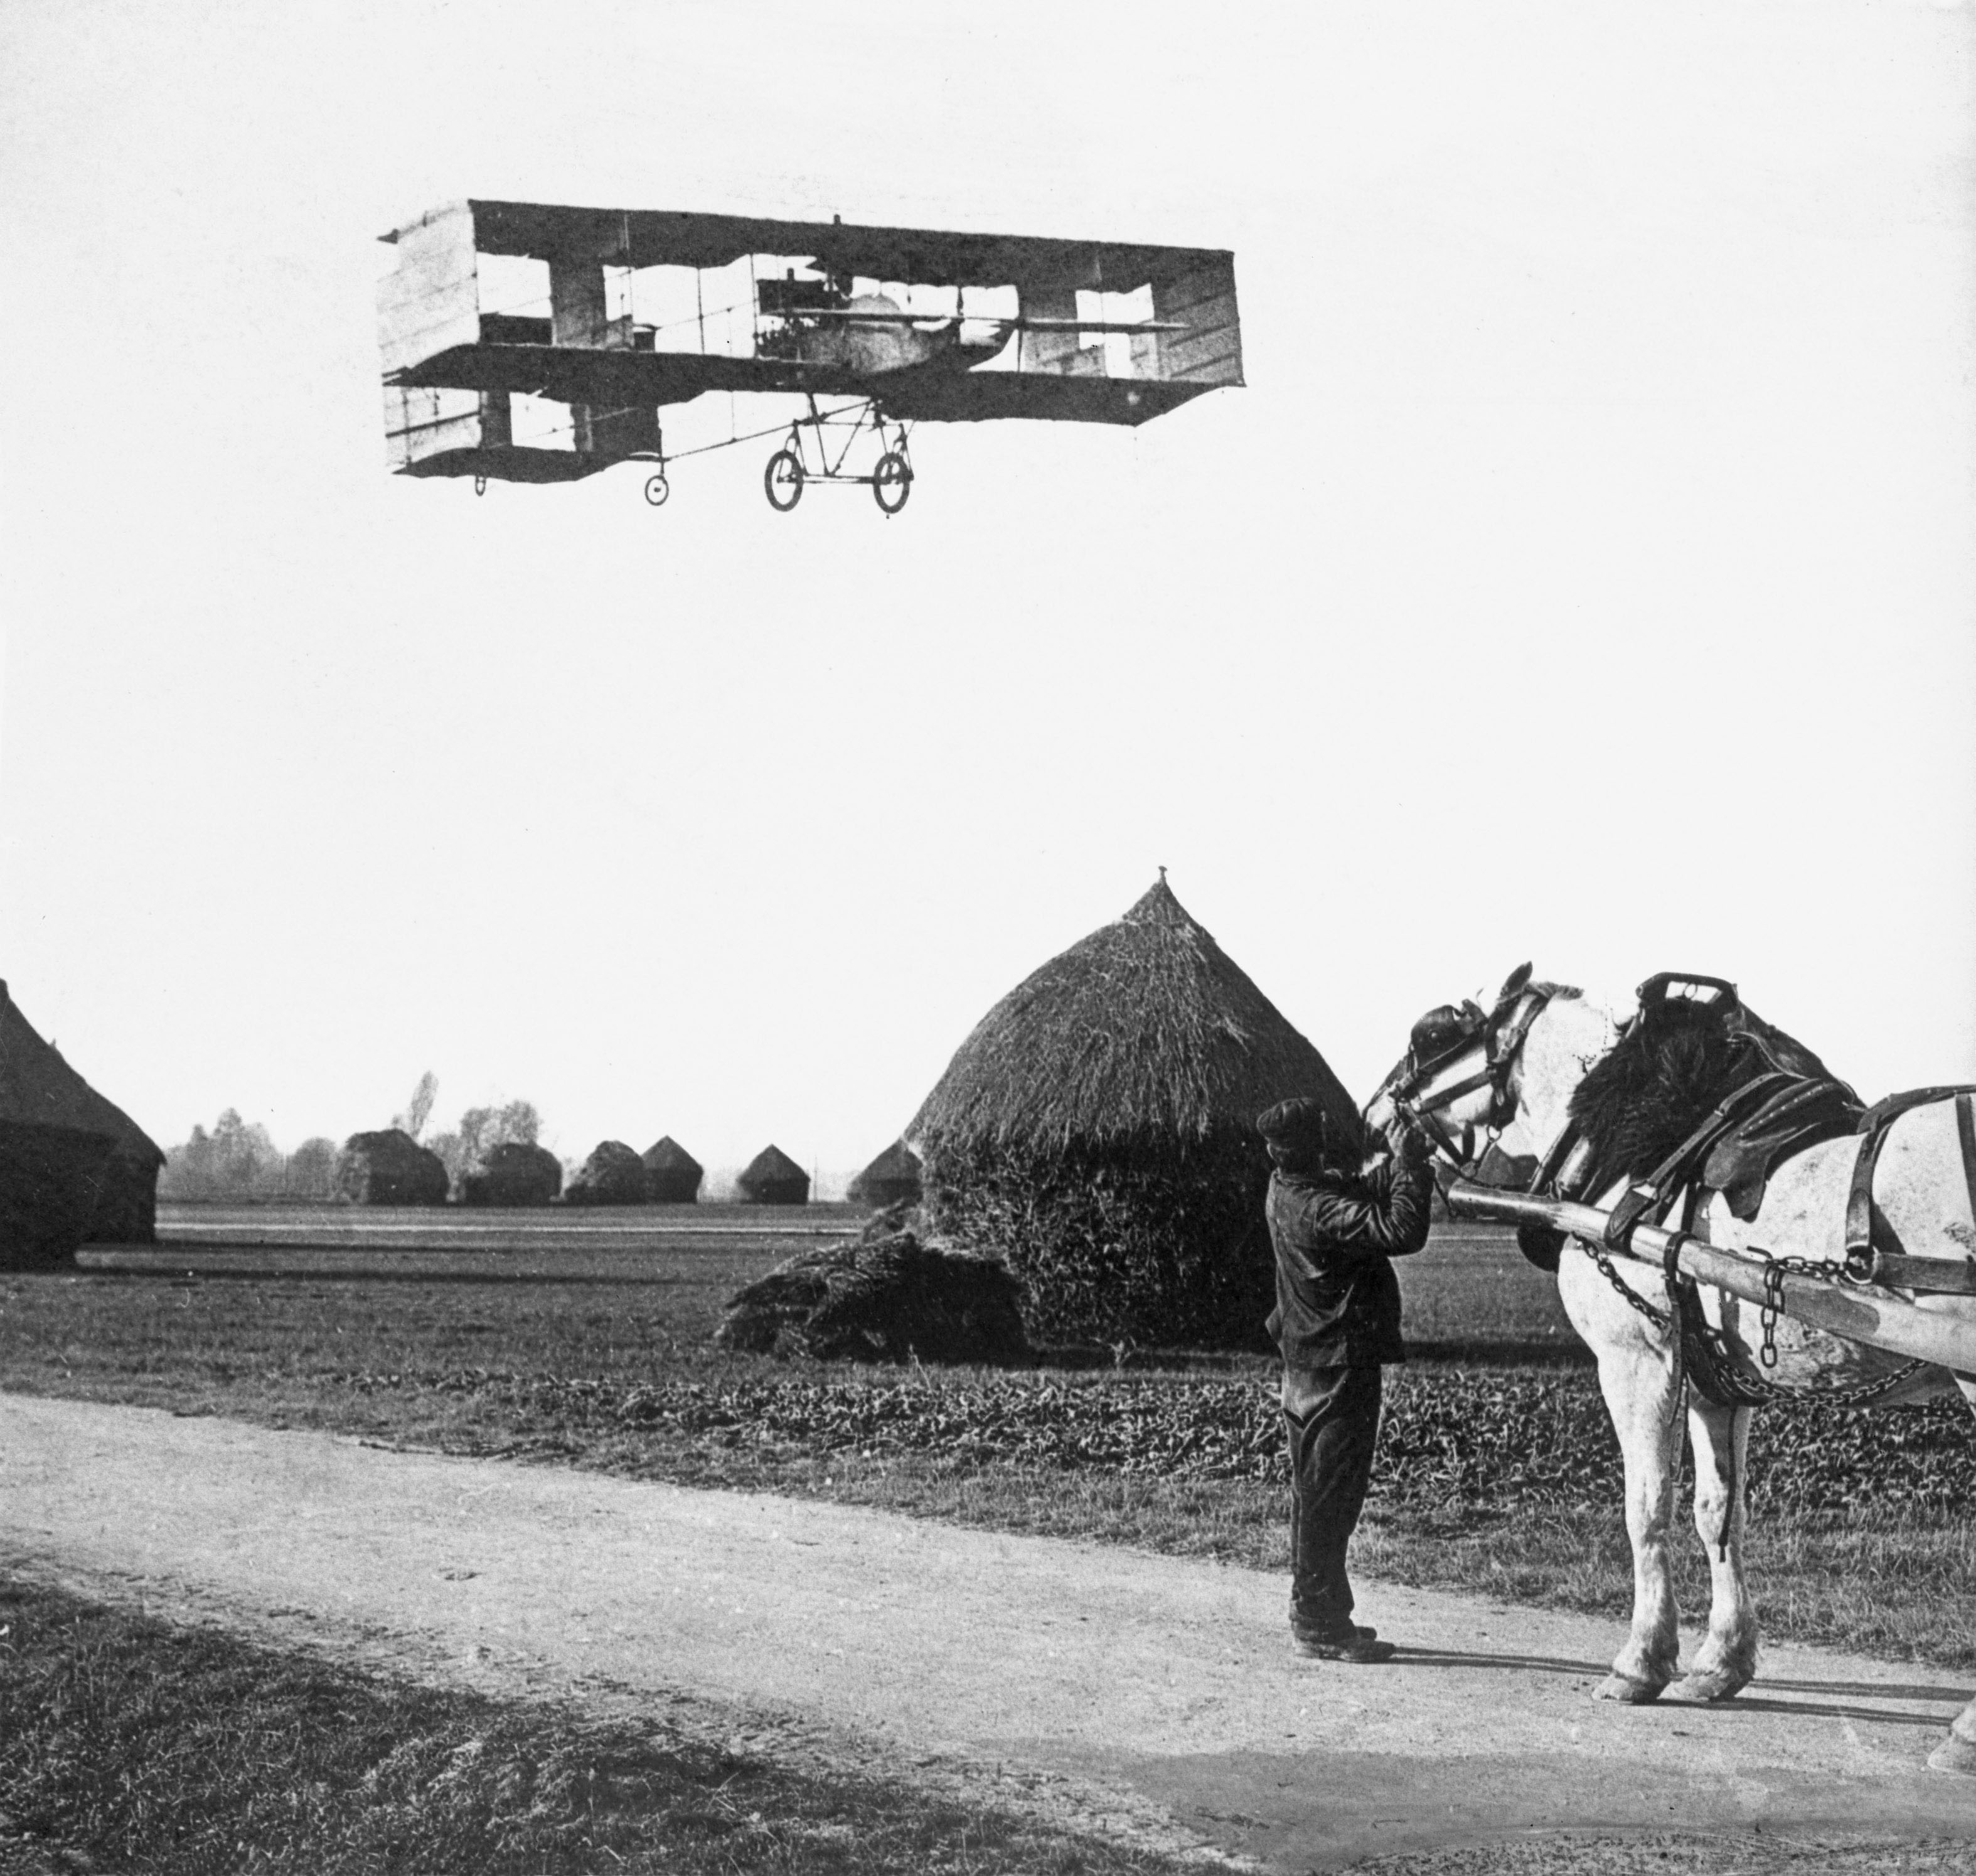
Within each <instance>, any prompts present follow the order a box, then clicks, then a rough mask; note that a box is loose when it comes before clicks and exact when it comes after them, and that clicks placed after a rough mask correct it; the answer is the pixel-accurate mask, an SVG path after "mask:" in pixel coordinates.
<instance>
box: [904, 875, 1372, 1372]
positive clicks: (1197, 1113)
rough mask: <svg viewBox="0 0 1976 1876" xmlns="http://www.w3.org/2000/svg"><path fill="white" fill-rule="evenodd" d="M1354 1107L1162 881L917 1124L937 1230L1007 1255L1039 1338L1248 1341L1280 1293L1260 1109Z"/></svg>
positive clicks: (987, 1035)
mask: <svg viewBox="0 0 1976 1876" xmlns="http://www.w3.org/2000/svg"><path fill="white" fill-rule="evenodd" d="M1293 1094H1302V1095H1308V1096H1312V1097H1313V1098H1315V1099H1316V1100H1321V1101H1322V1103H1324V1105H1325V1107H1326V1110H1327V1112H1328V1113H1329V1114H1330V1115H1331V1116H1332V1117H1333V1119H1334V1120H1335V1123H1336V1124H1337V1125H1338V1126H1339V1127H1341V1128H1342V1129H1345V1130H1346V1131H1347V1132H1348V1133H1350V1134H1352V1135H1356V1134H1357V1133H1358V1131H1359V1115H1358V1111H1357V1109H1356V1108H1355V1106H1354V1105H1353V1103H1352V1097H1351V1096H1349V1094H1347V1093H1345V1089H1344V1086H1343V1085H1342V1083H1340V1082H1339V1080H1338V1077H1337V1076H1335V1075H1334V1074H1333V1073H1332V1072H1331V1070H1330V1069H1329V1067H1327V1066H1326V1063H1325V1060H1324V1058H1323V1057H1322V1056H1321V1055H1319V1053H1318V1052H1317V1051H1316V1049H1314V1048H1312V1047H1311V1045H1310V1044H1309V1043H1308V1042H1307V1041H1306V1040H1304V1038H1303V1037H1302V1036H1300V1035H1299V1034H1298V1033H1297V1032H1296V1030H1294V1029H1293V1028H1292V1027H1291V1026H1290V1024H1289V1022H1288V1021H1287V1020H1286V1019H1285V1018H1284V1017H1283V1015H1282V1014H1281V1013H1280V1012H1279V1011H1278V1010H1277V1009H1276V1006H1275V1005H1274V1004H1272V1003H1271V1002H1270V1000H1269V999H1268V997H1265V996H1264V995H1263V993H1262V992H1261V991H1260V990H1258V989H1257V988H1256V986H1255V985H1254V984H1253V983H1252V982H1251V981H1250V980H1249V978H1247V976H1246V975H1245V974H1243V971H1241V969H1240V968H1239V967H1238V966H1237V965H1236V964H1234V963H1233V961H1231V960H1230V958H1228V957H1227V955H1226V954H1224V953H1223V951H1222V949H1221V948H1220V946H1219V945H1217V944H1216V943H1215V941H1214V939H1213V938H1211V937H1210V935H1208V933H1207V931H1204V929H1203V928H1201V927H1200V925H1197V924H1196V923H1195V922H1194V920H1193V919H1192V918H1190V917H1189V916H1188V915H1187V912H1185V911H1184V909H1183V908H1182V907H1181V904H1180V902H1179V901H1178V900H1177V899H1176V898H1174V895H1173V894H1172V892H1171V891H1170V890H1168V889H1167V884H1166V879H1165V875H1164V873H1163V874H1162V875H1161V878H1160V880H1159V882H1158V884H1157V885H1154V888H1153V889H1152V890H1151V892H1148V894H1147V895H1145V897H1144V898H1142V899H1141V900H1140V901H1139V902H1138V904H1137V905H1135V906H1134V907H1133V908H1131V911H1130V912H1127V913H1126V915H1125V917H1124V918H1121V919H1120V920H1118V922H1117V923H1116V924H1115V925H1106V926H1105V928H1103V929H1102V930H1101V931H1094V932H1093V933H1092V935H1090V936H1089V937H1088V938H1085V939H1084V940H1083V941H1082V942H1081V943H1079V944H1076V945H1072V947H1071V948H1070V949H1069V951H1065V952H1064V953H1063V954H1062V956H1060V957H1058V958H1052V959H1051V961H1049V963H1048V964H1045V965H1044V966H1043V968H1042V969H1041V970H1040V971H1037V972H1036V973H1035V974H1034V975H1032V977H1030V978H1027V979H1026V981H1024V982H1023V983H1022V984H1019V985H1018V986H1017V987H1016V988H1015V989H1014V990H1013V991H1010V992H1009V994H1008V995H1007V996H1006V997H1003V999H1002V1001H1000V1003H998V1004H996V1006H995V1007H994V1008H993V1009H992V1010H990V1011H989V1012H988V1014H986V1016H985V1017H983V1018H982V1019H981V1020H980V1023H979V1024H976V1027H975V1030H974V1033H973V1034H972V1035H970V1037H968V1038H967V1040H966V1041H965V1042H964V1043H963V1044H961V1046H960V1050H958V1051H957V1053H956V1054H955V1056H954V1057H953V1061H952V1062H951V1063H949V1064H948V1067H947V1073H945V1074H944V1075H943V1076H941V1077H940V1083H939V1085H938V1086H937V1087H935V1088H934V1091H933V1092H932V1093H930V1095H928V1096H927V1099H926V1102H925V1104H924V1106H922V1107H921V1108H920V1111H919V1113H918V1114H917V1116H915V1117H914V1120H913V1123H912V1125H911V1126H910V1127H908V1128H907V1129H906V1137H907V1139H908V1140H909V1141H911V1143H912V1144H913V1146H914V1147H915V1148H916V1149H917V1150H918V1152H919V1154H920V1159H921V1160H922V1162H924V1168H925V1171H924V1179H925V1184H926V1206H927V1212H928V1214H929V1216H930V1218H931V1220H932V1222H934V1224H935V1225H937V1227H938V1228H940V1229H942V1230H943V1231H946V1232H948V1233H950V1234H951V1235H953V1236H954V1237H955V1238H958V1239H959V1240H960V1241H963V1242H966V1243H971V1244H973V1245H976V1246H978V1247H979V1248H981V1249H983V1250H985V1251H993V1252H997V1253H1000V1255H1003V1256H1004V1257H1006V1259H1007V1260H1008V1263H1009V1268H1010V1270H1011V1271H1013V1272H1014V1274H1016V1277H1017V1278H1019V1279H1020V1280H1021V1282H1022V1284H1023V1289H1024V1291H1025V1293H1026V1305H1025V1307H1026V1311H1027V1315H1028V1320H1029V1330H1030V1333H1031V1334H1032V1335H1036V1336H1039V1337H1048V1338H1052V1339H1068V1340H1088V1339H1099V1340H1108V1341H1116V1340H1133V1341H1137V1342H1140V1343H1143V1344H1152V1345H1156V1346H1173V1345H1177V1344H1191V1345H1196V1346H1201V1345H1217V1344H1218V1345H1221V1346H1228V1347H1241V1346H1254V1345H1256V1344H1259V1343H1260V1340H1261V1338H1262V1335H1263V1320H1264V1318H1265V1317H1266V1316H1267V1315H1268V1314H1269V1311H1270V1304H1271V1301H1272V1300H1273V1271H1274V1268H1275V1267H1274V1264H1273V1259H1272V1258H1271V1255H1270V1242H1269V1235H1268V1231H1267V1230H1266V1227H1265V1225H1264V1223H1263V1193H1264V1189H1265V1188H1266V1186H1267V1185H1268V1183H1269V1172H1270V1163H1269V1159H1268V1156H1267V1154H1266V1152H1265V1151H1264V1149H1263V1143H1262V1141H1261V1139H1260V1137H1259V1136H1257V1134H1256V1126H1255V1123H1256V1115H1257V1114H1259V1113H1261V1111H1262V1110H1263V1109H1264V1108H1266V1107H1267V1106H1270V1104H1271V1103H1273V1102H1275V1101H1279V1100H1283V1099H1284V1098H1286V1096H1290V1095H1293Z"/></svg>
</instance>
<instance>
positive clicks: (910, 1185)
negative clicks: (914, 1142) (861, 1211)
mask: <svg viewBox="0 0 1976 1876" xmlns="http://www.w3.org/2000/svg"><path fill="white" fill-rule="evenodd" d="M845 1198H848V1199H849V1200H850V1201H851V1203H852V1204H853V1205H874V1206H876V1207H878V1209H880V1210H881V1211H882V1210H883V1209H884V1208H885V1207H886V1206H887V1205H901V1204H904V1205H917V1204H918V1203H919V1202H920V1162H919V1156H918V1155H917V1153H915V1152H914V1151H913V1149H911V1147H910V1146H907V1144H906V1143H905V1142H904V1140H894V1142H892V1143H891V1146H888V1147H887V1148H886V1149H885V1150H884V1152H882V1153H881V1154H880V1155H879V1156H878V1158H877V1159H874V1160H873V1161H872V1162H871V1164H870V1165H868V1166H867V1167H866V1168H865V1170H864V1171H863V1172H861V1173H859V1174H858V1176H857V1178H855V1179H853V1180H852V1181H851V1184H850V1185H849V1186H848V1188H847V1189H846V1190H845Z"/></svg>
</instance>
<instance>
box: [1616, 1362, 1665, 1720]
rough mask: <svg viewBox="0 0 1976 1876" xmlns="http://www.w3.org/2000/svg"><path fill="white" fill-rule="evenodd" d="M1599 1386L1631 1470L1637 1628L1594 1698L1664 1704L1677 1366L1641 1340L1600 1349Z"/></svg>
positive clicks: (1629, 1513)
mask: <svg viewBox="0 0 1976 1876" xmlns="http://www.w3.org/2000/svg"><path fill="white" fill-rule="evenodd" d="M1599 1389H1600V1391H1601V1392H1602V1393H1603V1394H1604V1395H1605V1396H1606V1409H1607V1410H1608V1411H1609V1413H1611V1414H1612V1430H1613V1431H1614V1432H1615V1433H1617V1434H1618V1435H1619V1450H1620V1452H1621V1453H1622V1456H1624V1458H1625V1463H1626V1535H1627V1537H1628V1538H1629V1539H1630V1540H1631V1541H1632V1547H1633V1625H1632V1629H1631V1630H1630V1631H1629V1633H1628V1634H1627V1637H1626V1645H1625V1647H1623V1648H1622V1649H1621V1650H1619V1653H1617V1654H1616V1655H1615V1656H1614V1657H1612V1673H1609V1675H1607V1676H1606V1679H1605V1680H1603V1681H1602V1682H1601V1683H1599V1688H1598V1692H1597V1697H1598V1698H1599V1700H1623V1701H1625V1702H1627V1703H1629V1704H1630V1705H1633V1706H1641V1705H1644V1704H1645V1703H1646V1702H1648V1701H1649V1700H1658V1699H1659V1697H1660V1693H1661V1689H1662V1688H1663V1687H1665V1686H1666V1685H1667V1684H1668V1682H1669V1681H1671V1680H1673V1679H1674V1676H1675V1667H1676V1666H1677V1665H1678V1662H1679V1660H1680V1656H1681V1627H1680V1614H1679V1611H1678V1610H1677V1609H1676V1607H1675V1597H1674V1575H1673V1572H1672V1571H1671V1570H1670V1569H1669V1568H1668V1538H1669V1535H1670V1534H1671V1527H1672V1525H1673V1523H1674V1497H1675V1477H1676V1471H1677V1468H1676V1462H1677V1461H1678V1459H1679V1458H1680V1456H1681V1416H1680V1414H1679V1412H1678V1406H1679V1403H1678V1401H1677V1400H1675V1390H1674V1364H1673V1363H1672V1362H1671V1361H1670V1360H1668V1358H1667V1357H1665V1355H1663V1354H1661V1353H1659V1352H1658V1350H1655V1349H1653V1348H1652V1347H1648V1346H1645V1345H1644V1344H1642V1343H1641V1342H1639V1341H1638V1340H1631V1341H1630V1342H1629V1343H1622V1344H1618V1345H1616V1346H1615V1345H1614V1344H1607V1345H1606V1346H1605V1347H1601V1348H1600V1349H1599Z"/></svg>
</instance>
